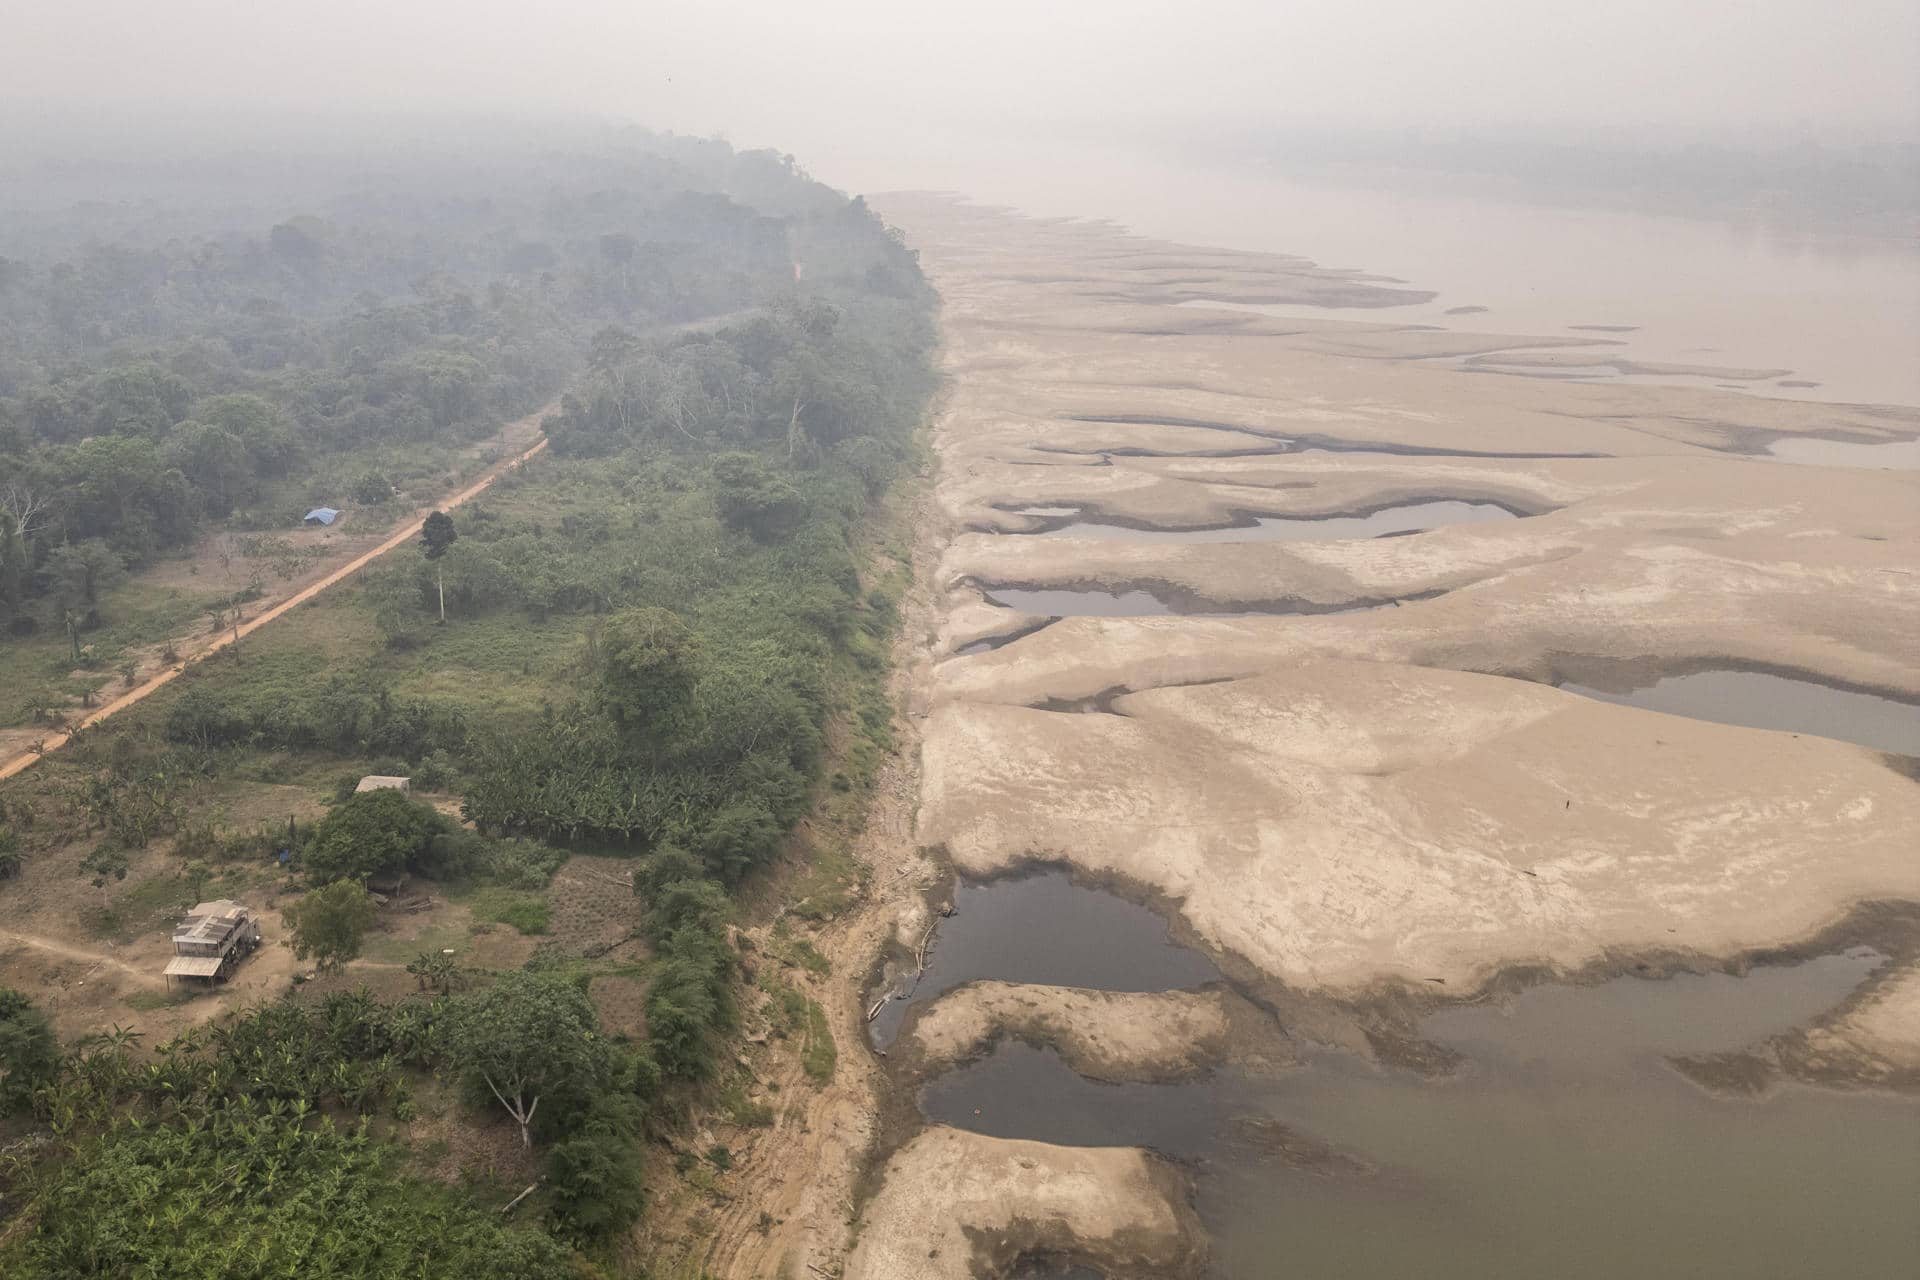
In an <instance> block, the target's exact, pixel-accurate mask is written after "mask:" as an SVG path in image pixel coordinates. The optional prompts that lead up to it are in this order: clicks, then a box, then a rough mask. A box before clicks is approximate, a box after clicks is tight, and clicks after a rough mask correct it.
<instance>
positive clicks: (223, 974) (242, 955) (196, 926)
mask: <svg viewBox="0 0 1920 1280" xmlns="http://www.w3.org/2000/svg"><path fill="white" fill-rule="evenodd" d="M259 945H260V922H259V920H258V919H256V918H255V916H254V914H253V912H252V911H251V910H249V909H248V908H246V907H243V906H241V905H240V904H239V903H237V902H235V901H233V900H232V899H230V898H217V899H215V900H214V901H212V902H203V903H201V904H200V905H199V906H197V907H195V908H194V909H193V910H192V911H189V912H188V913H187V914H186V916H185V917H184V918H183V919H182V920H181V921H180V923H179V924H177V925H175V926H174V928H173V959H171V960H169V961H167V967H166V970H165V973H166V978H167V985H168V986H169V987H171V986H172V985H173V981H174V979H175V978H178V979H180V980H181V981H182V982H187V981H193V982H200V983H204V984H212V983H214V982H224V981H226V980H227V979H228V978H230V977H232V976H233V971H234V970H235V969H237V968H238V967H239V966H240V962H241V961H242V960H244V959H246V958H247V957H248V956H249V955H251V954H252V953H253V951H254V950H255V948H257V947H258V946H259Z"/></svg>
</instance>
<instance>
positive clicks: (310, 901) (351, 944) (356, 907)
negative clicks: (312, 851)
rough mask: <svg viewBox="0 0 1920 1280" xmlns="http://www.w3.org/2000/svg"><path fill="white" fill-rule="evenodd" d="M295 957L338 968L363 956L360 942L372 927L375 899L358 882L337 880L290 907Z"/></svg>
mask: <svg viewBox="0 0 1920 1280" xmlns="http://www.w3.org/2000/svg"><path fill="white" fill-rule="evenodd" d="M285 919H286V922H287V927H288V928H290V929H292V930H293V954H294V956H295V957H296V958H297V959H301V960H305V959H306V958H307V957H308V956H312V957H313V958H314V963H315V964H317V965H318V966H319V967H320V968H322V969H338V968H339V967H340V966H341V965H343V964H345V963H346V962H347V961H349V960H351V959H353V958H354V957H355V956H357V955H359V954H360V941H361V939H362V938H364V937H365V936H366V933H367V930H368V929H370V928H372V927H373V899H372V897H371V896H370V895H369V894H368V893H367V891H366V889H365V888H364V887H363V886H362V885H361V883H360V882H359V881H358V880H335V881H334V882H333V883H332V884H330V885H328V886H326V887H325V888H324V889H315V890H313V891H312V892H310V893H308V894H307V895H306V896H304V897H302V898H301V899H300V900H299V901H298V902H296V903H294V904H293V905H292V906H290V907H288V908H287V909H286V912H285Z"/></svg>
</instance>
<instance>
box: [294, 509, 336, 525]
mask: <svg viewBox="0 0 1920 1280" xmlns="http://www.w3.org/2000/svg"><path fill="white" fill-rule="evenodd" d="M339 518H340V509H339V508H338V507H315V508H314V509H313V510H311V511H309V512H307V514H306V515H304V516H302V517H301V518H300V519H301V523H302V524H332V523H333V522H334V521H335V520H338V519H339Z"/></svg>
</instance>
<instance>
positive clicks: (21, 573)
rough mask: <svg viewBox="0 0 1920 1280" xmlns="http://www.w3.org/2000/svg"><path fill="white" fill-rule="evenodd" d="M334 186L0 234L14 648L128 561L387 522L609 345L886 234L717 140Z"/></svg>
mask: <svg viewBox="0 0 1920 1280" xmlns="http://www.w3.org/2000/svg"><path fill="white" fill-rule="evenodd" d="M289 163H290V162H289V161H288V160H287V159H286V158H284V157H283V158H281V159H280V160H279V161H278V162H276V164H275V165H274V166H272V167H269V166H267V165H266V163H265V162H264V161H255V162H252V164H251V168H250V166H249V162H247V161H245V160H232V161H226V162H222V163H221V164H220V165H217V166H214V168H215V172H216V175H217V177H218V179H219V182H218V184H216V185H221V186H222V189H230V190H232V191H233V192H234V193H235V198H236V199H237V200H239V201H240V202H241V203H242V204H243V205H247V206H250V205H252V204H258V203H260V202H261V199H262V198H261V197H260V196H259V194H258V193H257V190H256V191H255V193H254V194H253V195H252V197H251V200H249V199H248V197H247V191H248V188H247V184H246V177H247V175H248V174H249V172H255V171H257V174H258V183H257V186H262V187H263V186H266V185H268V184H270V183H271V182H272V181H274V180H275V178H276V176H277V175H279V174H280V173H281V171H282V170H283V169H284V168H285V167H286V166H287V165H288V164H289ZM314 163H315V166H316V168H317V169H319V170H321V172H320V173H308V174H303V175H301V177H302V181H301V182H300V184H299V186H300V189H301V190H302V192H304V193H305V194H306V198H307V199H309V200H311V201H312V202H313V203H312V204H311V205H309V206H307V207H295V208H289V209H287V210H286V212H285V213H284V216H281V217H278V218H276V219H275V220H273V221H271V222H266V221H264V220H261V221H256V222H254V223H252V224H249V225H243V226H234V225H231V222H230V219H231V217H232V215H230V214H226V213H223V212H221V211H219V210H217V209H212V208H201V207H197V206H194V205H192V204H191V203H189V204H188V207H187V208H179V207H174V206H171V205H166V204H159V203H156V202H153V201H134V200H117V201H87V202H82V203H78V204H75V205H72V206H70V207H65V208H60V209H58V210H40V211H36V210H34V209H31V208H18V207H16V208H13V209H10V210H5V211H0V625H14V624H16V623H17V624H18V625H22V626H30V625H32V620H33V619H34V618H35V614H36V610H38V611H39V612H40V613H41V615H42V616H40V617H39V619H38V620H39V621H41V622H45V621H47V620H48V619H47V618H46V617H45V616H44V612H45V610H46V609H48V608H52V609H55V610H73V611H75V612H77V613H79V614H81V615H83V616H84V615H85V614H87V613H89V612H91V610H92V609H93V608H94V607H95V606H96V605H97V603H98V597H99V594H100V588H101V585H102V583H103V582H106V581H109V580H111V579H112V578H113V577H114V576H115V574H116V571H117V570H118V569H119V568H120V567H121V566H123V565H133V566H137V565H139V564H141V563H142V562H144V561H146V560H148V559H149V558H151V557H152V556H153V555H155V554H156V553H159V552H164V551H165V550H167V549H168V548H171V547H177V546H180V545H181V544H183V543H185V542H187V541H188V540H189V539H191V538H192V537H193V536H194V534H195V532H196V531H197V530H199V529H201V528H203V527H205V526H206V525H207V523H208V522H210V521H227V522H231V524H232V525H233V526H234V527H238V528H249V529H259V528H271V527H284V526H286V525H288V524H291V523H295V522H297V521H298V519H299V517H300V515H301V514H302V513H303V512H304V511H305V510H306V509H307V508H308V507H310V506H313V505H323V504H324V505H332V506H350V505H353V504H356V503H358V504H363V505H365V504H376V503H379V502H382V501H384V500H385V499H387V498H388V497H390V496H392V494H393V492H394V487H395V485H396V484H399V485H401V486H402V487H404V486H406V485H407V484H408V483H409V482H410V481H412V480H417V479H422V478H425V477H427V476H429V475H432V474H436V473H437V472H439V471H440V470H442V469H443V467H444V463H445V460H446V458H447V456H448V455H447V454H446V453H445V451H444V446H446V445H448V444H451V443H459V442H463V441H467V440H471V439H473V438H476V437H478V436H481V435H484V434H485V433H487V432H489V431H490V430H492V429H493V428H495V427H497V426H498V425H499V424H500V423H501V422H502V421H505V420H508V419H510V418H512V417H514V416H517V415H521V414H524V413H526V412H529V411H531V410H533V409H535V408H537V407H538V406H539V405H541V404H542V403H544V402H546V401H547V400H549V399H550V398H551V397H552V396H553V395H555V394H556V393H557V392H558V391H559V390H560V389H561V388H562V387H564V386H566V385H568V384H569V383H570V381H571V380H572V379H574V378H575V377H577V376H578V375H579V374H580V372H581V371H582V370H583V369H584V368H585V366H586V365H587V363H588V360H589V358H590V355H591V354H592V353H593V351H594V343H593V335H594V334H596V333H598V332H600V331H601V330H603V329H606V328H607V327H608V326H618V327H619V328H620V329H621V330H623V331H625V332H628V333H637V334H646V333H648V332H650V331H657V330H659V329H661V328H663V327H665V326H670V325H673V324H675V323H679V322H685V321H690V320H698V319H701V318H705V317H711V316H716V315H723V314H729V313H736V312H747V311H750V310H753V309H756V308H764V307H767V306H768V305H770V304H772V303H773V302H775V301H776V300H778V299H780V298H782V297H784V296H786V295H787V294H790V293H791V292H792V290H793V286H794V278H795V274H796V270H795V255H796V253H799V252H804V253H806V254H807V255H808V256H809V257H810V258H813V259H815V262H810V263H809V264H808V267H809V269H815V268H816V263H817V267H818V268H824V269H825V270H826V272H827V273H828V274H831V273H832V272H833V271H834V269H835V268H836V266H837V260H838V259H839V258H840V257H842V256H843V255H842V253H841V250H840V244H839V242H840V241H841V240H843V239H846V238H848V237H849V236H851V237H852V238H853V239H855V240H862V239H867V238H869V237H868V236H867V235H866V233H867V232H868V231H869V230H870V228H867V227H863V226H859V225H854V224H856V223H858V222H859V221H860V219H859V218H858V217H857V216H850V213H849V206H848V204H847V202H846V200H845V199H844V197H840V196H838V195H837V194H836V193H833V192H831V191H829V190H827V189H826V188H824V187H821V186H819V185H818V184H817V183H814V182H812V181H811V180H809V179H808V178H807V177H806V176H805V175H804V174H802V173H800V172H799V171H798V170H797V169H796V168H795V167H794V166H793V164H792V162H791V160H790V159H788V158H784V157H779V156H776V155H773V154H772V153H767V152H753V153H745V154H738V153H734V152H732V151H731V150H730V149H728V148H726V147H724V146H723V145H722V144H717V143H711V142H698V141H693V140H686V139H675V138H660V137H655V136H652V135H630V136H628V137H626V138H625V139H624V140H623V142H622V143H621V144H620V145H619V146H609V147H606V148H601V149H593V150H588V151H584V152H579V153H547V152H540V151H533V150H530V151H528V152H526V153H525V154H518V155H514V154H509V155H507V156H505V157H500V156H492V157H487V158H486V161H485V162H484V163H482V162H480V161H477V160H471V161H463V162H456V161H452V160H443V161H440V162H437V163H433V162H421V163H419V164H418V166H417V167H416V166H414V165H409V166H407V167H404V168H403V167H399V166H397V165H393V164H391V163H389V165H388V166H387V167H385V168H382V167H379V166H373V167H370V168H355V169H350V170H347V171H345V172H342V173H340V174H339V176H338V179H337V180H338V181H339V183H340V184H341V185H340V186H339V187H338V188H336V189H335V190H333V191H332V192H331V193H329V194H326V195H324V196H323V195H320V194H316V193H317V192H319V191H321V190H323V189H324V188H323V186H322V181H323V178H324V175H325V169H326V166H327V165H328V164H329V163H332V164H336V165H337V164H339V163H340V162H338V161H333V162H329V161H326V160H316V161H315V162H314ZM63 176H65V177H66V179H67V180H68V182H69V184H71V183H72V182H73V181H74V179H73V178H72V175H63ZM113 177H114V175H113V174H111V173H107V174H103V175H102V177H101V180H102V181H103V182H106V181H109V180H111V179H113ZM15 191H16V195H17V198H19V199H20V200H21V201H22V203H23V204H24V203H26V202H27V201H28V200H29V198H30V197H31V196H32V195H33V194H34V193H33V192H32V191H31V190H25V189H22V188H18V187H16V188H15ZM196 197H197V198H198V199H199V200H202V201H204V200H206V199H207V195H206V193H204V192H201V193H196ZM181 199H182V200H185V199H186V197H184V196H183V197H181ZM265 216H266V215H263V214H262V215H256V217H258V218H260V219H264V217H265ZM865 256H866V257H868V258H871V254H866V255H865ZM863 270H872V271H875V272H877V273H878V275H877V277H876V283H879V284H881V285H885V284H886V283H887V279H886V277H887V273H888V272H889V271H893V270H904V271H905V274H904V275H903V276H902V277H901V278H900V280H899V281H898V288H899V289H901V290H905V289H909V288H911V287H912V286H913V284H914V283H915V282H916V281H917V273H914V272H913V271H912V268H911V263H910V262H908V263H906V264H905V266H904V268H900V267H897V266H896V267H890V266H888V265H887V264H884V263H878V262H874V261H868V262H867V263H866V265H865V266H864V267H863ZM601 356H602V358H604V356H605V353H604V352H602V353H601ZM782 385H783V386H784V385H785V384H782ZM732 389H733V390H737V389H738V388H732ZM812 412H813V413H814V414H815V415H816V416H817V415H818V414H820V413H822V412H824V410H823V409H821V408H818V407H816V408H815V409H813V410H812ZM23 618H25V619H28V620H29V621H26V622H21V621H20V620H21V619H23Z"/></svg>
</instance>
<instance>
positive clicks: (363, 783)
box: [353, 773, 413, 795]
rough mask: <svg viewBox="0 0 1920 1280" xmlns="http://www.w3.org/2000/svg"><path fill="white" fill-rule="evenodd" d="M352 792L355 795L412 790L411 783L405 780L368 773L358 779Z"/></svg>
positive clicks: (382, 774) (387, 775)
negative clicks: (366, 792) (365, 792)
mask: <svg viewBox="0 0 1920 1280" xmlns="http://www.w3.org/2000/svg"><path fill="white" fill-rule="evenodd" d="M353 790H354V794H356V795H358V794H359V793H360V792H362V791H411V790H413V783H412V781H411V780H410V779H407V778H396V777H393V776H391V775H389V774H384V773H370V774H368V775H367V776H366V777H364V778H362V779H360V783H359V785H358V786H356V787H354V789H353Z"/></svg>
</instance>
